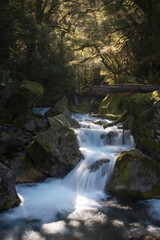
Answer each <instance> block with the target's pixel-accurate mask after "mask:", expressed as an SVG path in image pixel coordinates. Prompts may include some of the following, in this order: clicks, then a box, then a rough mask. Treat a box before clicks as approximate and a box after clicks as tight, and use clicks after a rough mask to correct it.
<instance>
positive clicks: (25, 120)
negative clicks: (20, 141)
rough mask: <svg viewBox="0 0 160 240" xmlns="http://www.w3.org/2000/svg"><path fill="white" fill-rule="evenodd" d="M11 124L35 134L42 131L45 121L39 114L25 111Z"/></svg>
mask: <svg viewBox="0 0 160 240" xmlns="http://www.w3.org/2000/svg"><path fill="white" fill-rule="evenodd" d="M12 124H13V126H15V127H17V128H20V129H23V130H27V131H29V132H33V133H35V132H36V131H40V130H41V129H43V128H44V127H45V126H46V125H47V121H46V119H45V117H44V116H43V115H41V114H34V113H32V112H30V111H26V112H24V113H22V114H21V115H19V116H18V117H17V118H16V119H15V120H14V121H13V123H12Z"/></svg>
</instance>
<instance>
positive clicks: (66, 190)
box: [3, 114, 134, 222]
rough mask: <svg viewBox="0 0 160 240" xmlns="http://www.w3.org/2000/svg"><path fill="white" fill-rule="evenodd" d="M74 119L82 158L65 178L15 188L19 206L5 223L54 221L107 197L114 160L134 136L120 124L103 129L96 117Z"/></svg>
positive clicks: (5, 216)
mask: <svg viewBox="0 0 160 240" xmlns="http://www.w3.org/2000/svg"><path fill="white" fill-rule="evenodd" d="M73 117H74V118H75V119H76V120H77V121H79V123H80V124H81V128H79V129H75V130H74V131H75V133H76V135H77V141H78V144H79V147H80V150H81V152H82V154H83V159H82V160H81V161H80V162H79V163H78V164H77V166H76V167H75V168H74V169H73V170H72V171H71V172H70V173H69V174H68V175H67V176H66V177H65V178H64V179H56V178H51V179H48V180H46V181H44V182H42V183H37V184H20V185H18V186H17V191H18V193H19V196H20V198H21V200H22V203H21V204H20V206H19V207H18V208H15V209H13V210H10V211H9V212H7V213H5V214H4V215H3V217H4V218H5V219H7V221H8V220H13V219H21V218H22V219H24V218H25V219H28V218H29V219H40V220H41V221H45V222H50V221H55V220H56V218H57V214H59V213H61V214H66V213H68V212H73V211H75V210H78V209H81V208H87V209H88V208H94V207H97V206H98V204H99V203H98V202H99V200H101V199H102V198H106V196H107V195H106V193H105V192H104V190H105V187H106V184H107V181H108V180H109V178H110V176H111V173H112V171H113V168H114V165H115V161H116V158H117V156H118V155H119V154H120V153H121V152H122V151H124V150H129V149H131V148H133V147H134V141H133V137H132V136H131V134H130V132H129V131H123V129H120V125H117V126H113V127H109V128H107V129H105V130H104V129H103V126H99V125H97V124H95V123H94V122H95V120H96V118H94V117H91V116H89V115H87V114H86V115H81V114H75V115H73ZM101 121H103V122H104V123H107V122H110V121H109V120H102V119H101Z"/></svg>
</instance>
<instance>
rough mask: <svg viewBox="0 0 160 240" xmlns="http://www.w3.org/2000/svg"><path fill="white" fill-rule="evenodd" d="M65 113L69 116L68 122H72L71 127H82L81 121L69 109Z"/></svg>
mask: <svg viewBox="0 0 160 240" xmlns="http://www.w3.org/2000/svg"><path fill="white" fill-rule="evenodd" d="M63 115H64V116H65V117H66V118H67V120H68V122H69V123H70V125H71V127H73V128H80V124H79V122H77V120H76V119H74V118H73V117H72V113H71V112H70V111H69V110H65V111H64V112H63Z"/></svg>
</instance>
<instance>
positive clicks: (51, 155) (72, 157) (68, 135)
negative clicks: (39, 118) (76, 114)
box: [26, 115, 82, 176]
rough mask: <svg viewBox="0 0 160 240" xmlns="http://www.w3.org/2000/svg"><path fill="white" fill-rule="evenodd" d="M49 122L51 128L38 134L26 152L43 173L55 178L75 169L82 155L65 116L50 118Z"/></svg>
mask: <svg viewBox="0 0 160 240" xmlns="http://www.w3.org/2000/svg"><path fill="white" fill-rule="evenodd" d="M48 121H49V124H50V126H49V127H48V128H46V129H44V130H42V131H40V132H39V133H38V134H37V136H36V138H35V140H34V141H33V142H32V143H31V144H30V145H29V146H28V147H27V148H26V151H27V153H28V154H29V156H30V157H31V159H32V160H33V162H34V163H35V165H36V167H37V168H38V169H39V170H40V171H41V172H42V173H44V174H47V175H49V176H54V175H56V174H60V173H64V172H65V171H68V170H70V169H72V168H73V167H75V165H76V164H77V163H78V162H79V160H80V159H81V158H82V155H81V153H80V151H79V147H78V144H77V140H76V135H75V133H74V131H73V130H72V129H71V125H70V123H69V122H68V120H67V119H66V118H65V116H64V115H59V116H57V117H54V118H48Z"/></svg>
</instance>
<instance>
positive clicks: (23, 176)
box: [1, 152, 47, 183]
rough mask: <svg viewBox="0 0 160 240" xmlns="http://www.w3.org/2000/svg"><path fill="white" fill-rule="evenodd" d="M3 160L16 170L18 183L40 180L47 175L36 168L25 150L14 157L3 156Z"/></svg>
mask: <svg viewBox="0 0 160 240" xmlns="http://www.w3.org/2000/svg"><path fill="white" fill-rule="evenodd" d="M1 161H2V163H3V164H4V165H6V166H7V167H8V168H10V169H11V170H12V171H13V172H14V174H15V176H16V183H32V182H39V181H42V180H44V179H45V178H46V177H47V176H46V175H44V174H42V173H41V172H40V171H39V170H38V169H37V168H36V166H35V164H34V163H33V161H32V160H31V159H30V158H29V156H27V155H26V153H25V152H23V153H22V154H21V155H20V154H19V155H17V156H15V157H12V158H7V157H3V158H2V160H1Z"/></svg>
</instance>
